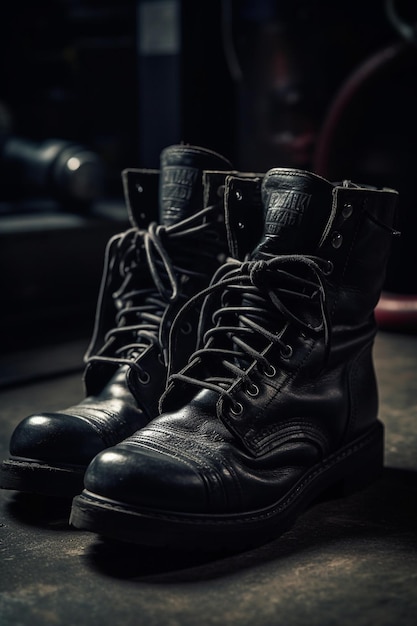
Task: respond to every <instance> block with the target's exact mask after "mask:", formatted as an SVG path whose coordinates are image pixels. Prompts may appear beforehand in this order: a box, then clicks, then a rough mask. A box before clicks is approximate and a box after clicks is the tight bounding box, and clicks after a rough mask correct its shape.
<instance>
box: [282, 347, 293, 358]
mask: <svg viewBox="0 0 417 626" xmlns="http://www.w3.org/2000/svg"><path fill="white" fill-rule="evenodd" d="M292 354H293V349H292V347H291V346H290V345H289V344H287V345H286V346H284V347H282V348H281V356H282V358H283V359H290V358H291V357H292Z"/></svg>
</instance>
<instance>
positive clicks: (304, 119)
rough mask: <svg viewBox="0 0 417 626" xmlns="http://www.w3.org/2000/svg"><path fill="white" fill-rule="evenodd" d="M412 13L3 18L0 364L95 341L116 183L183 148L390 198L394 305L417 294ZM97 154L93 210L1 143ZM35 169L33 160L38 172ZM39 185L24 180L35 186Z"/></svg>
mask: <svg viewBox="0 0 417 626" xmlns="http://www.w3.org/2000/svg"><path fill="white" fill-rule="evenodd" d="M415 5H416V3H415V2H412V1H411V0H397V1H392V2H389V1H385V0H367V1H366V2H364V1H363V0H362V1H361V2H359V1H358V0H350V1H349V2H334V1H330V0H304V1H302V0H293V1H292V2H282V1H280V0H258V1H255V0H253V1H249V0H242V1H234V0H229V1H226V0H223V1H220V0H210V1H207V2H205V1H202V2H196V1H192V0H182V1H181V0H168V1H165V2H160V1H159V0H153V1H152V0H146V1H145V0H49V1H46V0H43V1H38V2H32V1H31V0H22V1H20V2H19V3H7V2H4V3H2V7H1V9H0V58H1V65H0V293H1V298H2V301H1V309H0V354H3V355H6V356H7V355H9V354H11V353H13V352H15V351H16V350H23V351H24V350H26V349H27V348H32V347H34V348H36V347H38V346H45V345H56V342H57V341H60V340H63V339H65V340H68V341H72V340H73V339H74V338H79V337H84V336H85V337H87V336H88V335H89V333H90V332H91V329H92V323H93V317H94V309H95V302H96V298H97V292H98V286H99V281H100V275H101V269H102V262H103V251H104V246H105V243H106V241H107V240H108V238H109V237H110V236H111V235H112V234H113V233H115V232H119V231H121V230H124V229H125V228H127V227H128V221H127V214H126V211H125V206H124V201H123V197H122V186H121V178H120V174H121V171H122V169H124V168H127V167H149V168H154V167H158V165H159V154H160V152H161V150H162V149H163V148H164V147H165V146H167V145H169V144H172V143H178V142H181V141H184V142H187V143H191V144H196V145H201V146H205V147H207V148H211V149H213V150H216V151H218V152H221V153H222V154H224V155H225V156H226V157H228V158H229V159H231V160H232V162H233V163H234V164H235V167H236V168H237V169H241V170H255V171H266V170H267V169H269V168H271V167H277V166H285V167H298V168H302V169H309V170H312V171H315V172H317V173H319V174H321V175H323V176H325V177H328V178H330V179H332V180H339V179H343V178H353V179H354V180H355V182H362V183H366V184H377V185H383V186H391V187H395V188H397V189H398V190H399V191H400V194H401V199H400V212H399V224H398V226H399V229H400V230H401V231H402V236H401V237H400V238H399V239H398V241H396V242H395V244H394V250H393V255H392V260H391V262H390V266H389V271H388V276H387V281H386V290H388V291H394V292H399V293H409V294H416V293H417V279H416V277H415V265H416V252H415V246H414V241H413V240H414V229H415V226H416V217H415V213H416V211H415V206H414V205H415V200H416V188H415V187H416V185H415V179H416V177H415V169H416V159H415V145H416V139H417V129H416V121H415V111H416V105H417V96H416V94H415V88H414V84H415V76H416V69H417V45H416V40H417V39H416V37H415V33H414V24H417V7H416V6H415ZM15 137H18V138H21V139H22V140H23V141H24V142H25V141H26V142H28V145H30V146H35V147H36V146H41V145H42V144H43V142H45V140H54V141H55V140H59V141H65V142H69V143H75V144H78V145H82V146H86V147H88V149H90V150H91V151H92V152H93V153H94V154H95V155H97V157H98V158H99V161H100V164H101V166H102V169H103V173H104V175H103V177H102V179H100V185H99V187H98V188H97V189H96V188H94V190H92V191H91V196H92V197H91V198H89V200H88V201H84V202H79V201H78V200H75V199H74V200H73V201H71V198H69V199H68V197H66V198H64V197H63V194H61V195H59V193H58V192H57V186H58V184H57V183H54V185H52V184H51V183H50V182H48V181H47V182H46V183H45V182H44V183H43V186H42V187H41V188H39V186H38V188H36V189H35V188H34V186H33V184H32V185H31V184H29V183H30V181H29V180H28V177H29V178H30V172H31V171H32V172H33V171H34V169H33V167H32V170H31V169H30V168H29V170H28V169H26V170H25V171H21V170H20V171H16V172H13V171H12V172H11V168H10V163H8V162H7V150H6V147H7V145H8V141H10V139H11V138H15ZM31 158H33V159H35V160H36V155H35V156H33V155H32V157H31ZM28 171H29V174H28Z"/></svg>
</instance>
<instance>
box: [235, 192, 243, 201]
mask: <svg viewBox="0 0 417 626" xmlns="http://www.w3.org/2000/svg"><path fill="white" fill-rule="evenodd" d="M235 198H236V200H238V201H240V200H242V198H243V194H242V192H241V191H240V189H236V191H235Z"/></svg>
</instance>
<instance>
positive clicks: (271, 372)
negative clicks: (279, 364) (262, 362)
mask: <svg viewBox="0 0 417 626" xmlns="http://www.w3.org/2000/svg"><path fill="white" fill-rule="evenodd" d="M262 373H263V374H265V376H267V377H268V378H274V376H275V374H276V373H277V370H276V369H275V367H274V366H273V365H271V364H269V365H267V366H265V367H262Z"/></svg>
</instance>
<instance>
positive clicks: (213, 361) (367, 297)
mask: <svg viewBox="0 0 417 626" xmlns="http://www.w3.org/2000/svg"><path fill="white" fill-rule="evenodd" d="M230 197H231V199H232V200H233V198H235V195H234V194H230ZM262 197H263V202H264V206H265V209H266V218H265V227H264V235H263V237H262V239H261V242H260V244H259V245H258V246H257V247H256V248H255V250H254V252H253V254H252V255H251V258H250V260H249V261H244V262H237V261H231V262H230V263H228V264H226V265H224V266H223V267H222V268H221V269H220V270H219V272H218V275H217V277H216V278H215V280H214V281H213V284H212V285H211V287H209V288H208V289H206V290H205V292H204V293H203V294H202V295H201V294H200V298H201V297H202V296H205V300H204V306H203V307H202V310H201V319H200V330H201V336H202V344H201V347H200V348H199V349H197V350H196V351H195V352H194V354H193V355H192V356H191V358H190V360H189V363H188V365H187V366H186V367H185V368H183V369H182V371H180V372H179V373H178V372H177V373H174V374H173V375H171V376H170V378H169V382H168V386H167V390H166V392H165V393H164V395H163V397H162V399H161V411H162V414H161V415H160V416H158V417H156V418H155V419H154V420H152V422H151V423H150V424H148V425H147V426H146V427H145V428H143V429H142V430H141V431H139V432H137V433H135V434H134V435H132V436H131V437H129V438H128V439H126V440H125V441H124V442H122V443H120V444H118V445H117V446H115V447H113V448H112V449H111V450H108V451H105V452H102V453H100V454H99V455H98V456H97V457H96V458H95V459H94V460H93V461H92V463H91V464H90V466H89V468H88V470H87V472H86V475H85V490H84V491H83V492H82V494H81V495H79V496H78V497H76V498H75V499H74V501H73V506H72V514H71V520H70V521H71V523H72V524H73V525H74V526H76V527H78V528H83V529H87V530H91V531H94V532H98V533H100V534H102V535H108V536H113V537H116V538H119V539H122V540H127V541H131V542H137V543H142V544H151V545H152V544H154V545H158V544H159V545H170V546H174V547H177V548H178V547H180V548H185V549H186V548H195V547H197V548H203V549H204V548H218V547H220V546H233V547H235V548H243V547H246V546H248V545H251V546H253V545H256V544H260V543H263V542H266V541H268V540H269V539H271V538H273V537H276V536H278V535H279V534H281V533H282V532H284V531H285V530H286V529H288V528H289V527H290V526H291V525H292V524H293V523H294V521H295V519H296V518H297V516H298V515H300V514H301V513H302V512H303V511H304V510H305V509H306V508H307V507H308V506H309V505H311V504H312V503H313V502H314V501H315V500H316V499H318V498H323V497H325V494H328V493H329V492H330V491H331V492H332V494H333V495H335V494H336V493H337V494H340V495H343V494H344V493H347V492H349V490H355V489H358V488H361V487H363V486H365V485H367V484H368V483H369V482H370V481H373V480H374V479H375V478H376V477H377V476H378V475H379V472H380V471H381V468H382V464H383V426H382V423H381V422H380V421H379V420H378V418H377V405H378V398H377V383H376V377H375V372H374V365H373V356H372V347H373V342H374V337H375V333H376V325H375V320H374V308H375V305H376V303H377V302H378V298H379V295H380V291H381V287H382V285H383V281H384V275H385V267H386V263H387V259H388V256H389V250H390V244H391V239H392V234H393V220H394V213H395V207H396V201H397V192H396V191H394V190H390V189H375V188H368V187H363V186H358V185H355V184H352V183H351V182H343V183H340V184H332V183H330V182H328V181H326V180H325V179H323V178H321V177H319V176H317V175H314V174H311V173H308V172H303V171H299V170H291V169H273V170H270V171H269V172H268V173H267V174H266V176H265V178H264V181H263V185H262ZM194 304H195V303H194V302H193V301H191V302H190V303H189V305H186V307H185V308H184V309H183V311H182V312H181V313H180V315H179V318H178V319H177V323H178V324H181V316H182V314H186V309H187V307H188V306H193V305H194ZM174 331H175V328H174V329H173V333H172V338H173V342H172V345H171V350H172V351H173V352H175V351H176V350H177V349H178V347H179V346H180V343H178V341H177V340H176V339H175V332H174Z"/></svg>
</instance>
